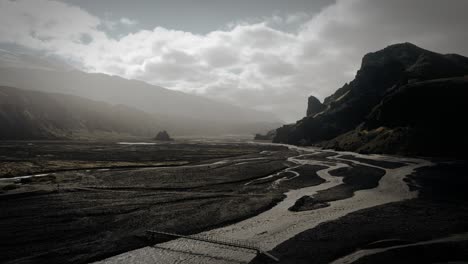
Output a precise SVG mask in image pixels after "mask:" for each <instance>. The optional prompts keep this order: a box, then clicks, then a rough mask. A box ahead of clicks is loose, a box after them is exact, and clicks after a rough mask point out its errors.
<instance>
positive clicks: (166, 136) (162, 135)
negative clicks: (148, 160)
mask: <svg viewBox="0 0 468 264" xmlns="http://www.w3.org/2000/svg"><path fill="white" fill-rule="evenodd" d="M154 140H158V141H173V140H174V139H172V138H171V137H170V136H169V133H167V131H166V130H163V131H160V132H159V133H158V134H157V135H156V137H155V138H154Z"/></svg>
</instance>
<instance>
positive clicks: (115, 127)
mask: <svg viewBox="0 0 468 264" xmlns="http://www.w3.org/2000/svg"><path fill="white" fill-rule="evenodd" d="M0 124H1V129H0V139H15V140H17V139H18V140H19V139H65V138H71V139H86V138H100V139H112V138H113V137H116V138H122V137H150V136H151V135H153V134H154V133H155V132H156V131H158V129H160V128H161V127H160V124H159V123H158V122H157V121H156V119H155V117H154V116H152V115H150V114H147V113H144V112H142V111H139V110H136V109H132V108H130V107H127V106H122V105H110V104H106V103H103V102H98V101H92V100H88V99H84V98H80V97H77V96H71V95H62V94H52V93H43V92H36V91H27V90H20V89H16V88H12V87H5V86H1V87H0Z"/></svg>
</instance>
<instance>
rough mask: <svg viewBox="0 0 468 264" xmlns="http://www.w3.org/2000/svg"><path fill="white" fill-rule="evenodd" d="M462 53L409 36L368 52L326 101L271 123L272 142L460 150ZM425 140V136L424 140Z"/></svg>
mask: <svg viewBox="0 0 468 264" xmlns="http://www.w3.org/2000/svg"><path fill="white" fill-rule="evenodd" d="M467 74H468V58H466V57H463V56H460V55H455V54H448V55H442V54H438V53H434V52H431V51H428V50H425V49H422V48H419V47H417V46H415V45H413V44H410V43H403V44H396V45H392V46H389V47H387V48H385V49H383V50H380V51H377V52H374V53H369V54H367V55H365V56H364V58H363V59H362V64H361V68H360V70H359V71H358V72H357V74H356V77H355V79H354V80H353V81H351V82H350V83H349V84H345V85H344V86H343V87H341V88H340V89H338V90H337V91H336V92H335V93H334V94H333V95H331V96H329V97H327V98H326V99H325V100H324V106H325V107H326V109H325V110H324V111H323V112H321V113H319V114H315V115H309V116H307V117H305V118H304V119H302V120H299V121H298V122H296V123H295V124H292V125H287V126H283V127H281V128H279V129H277V135H276V137H275V139H274V142H282V143H289V144H301V145H311V144H318V145H321V146H324V147H331V148H337V149H343V150H351V151H362V152H373V153H375V152H379V153H380V152H385V153H399V154H421V155H461V153H462V152H463V151H462V148H463V147H466V146H468V145H467V140H466V139H467V136H465V134H467V133H463V132H461V131H464V128H463V121H462V120H463V118H464V117H463V116H464V113H466V112H467V111H466V110H468V109H467V107H466V105H465V104H464V103H463V101H466V99H468V97H467V92H466V91H467V90H468V86H467V85H468V82H467V78H465V77H463V76H465V75H467ZM428 140H429V141H430V142H428Z"/></svg>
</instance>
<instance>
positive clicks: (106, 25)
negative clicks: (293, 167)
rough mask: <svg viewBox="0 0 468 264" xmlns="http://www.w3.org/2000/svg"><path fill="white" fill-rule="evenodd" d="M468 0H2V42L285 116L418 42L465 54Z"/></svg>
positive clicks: (299, 111) (92, 69)
mask: <svg viewBox="0 0 468 264" xmlns="http://www.w3.org/2000/svg"><path fill="white" fill-rule="evenodd" d="M467 10H468V1H467V0H411V1H409V0H392V1H388V0H338V1H330V0H319V1H312V0H288V1H284V0H236V1H233V0H198V1H197V0H185V1H182V0H167V1H163V0H156V1H154V0H152V1H150V0H146V1H143V0H140V1H126V0H67V1H49V0H34V1H32V0H17V1H10V0H0V44H2V43H3V44H5V43H7V44H11V43H13V44H16V45H21V46H24V47H26V48H28V49H34V50H38V51H41V52H44V53H47V54H51V55H54V56H61V57H63V58H65V59H66V60H68V61H73V62H74V63H75V65H79V67H80V68H81V69H83V70H85V71H89V72H102V73H107V74H112V75H119V76H122V77H125V78H133V79H140V80H144V81H147V82H149V83H152V84H156V85H159V86H163V87H166V88H169V89H174V90H181V91H185V92H189V93H195V94H200V95H204V96H208V97H211V98H214V99H217V100H222V101H227V102H230V103H233V104H237V105H241V106H246V107H252V108H256V109H259V110H265V111H271V112H273V113H275V114H276V115H277V116H279V117H280V118H282V119H283V120H285V121H287V122H291V121H294V120H297V119H299V118H301V117H302V116H304V114H305V108H306V102H307V96H309V95H314V96H316V97H318V98H319V99H320V100H323V98H324V97H326V96H328V95H330V94H331V93H333V92H334V91H335V90H336V89H337V88H339V87H341V86H342V85H343V84H344V83H345V82H349V81H351V80H352V79H353V77H354V75H355V73H356V70H357V69H358V68H359V65H360V61H361V58H362V56H363V55H364V54H365V53H367V52H370V51H376V50H379V49H381V48H384V47H385V46H388V45H390V44H394V43H399V42H412V43H414V44H416V45H419V46H421V47H423V48H426V49H430V50H434V51H437V52H441V53H459V54H462V55H468V30H467V29H466V28H467V26H468V16H467V15H466V11H467Z"/></svg>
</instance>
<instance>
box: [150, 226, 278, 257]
mask: <svg viewBox="0 0 468 264" xmlns="http://www.w3.org/2000/svg"><path fill="white" fill-rule="evenodd" d="M146 233H147V234H148V235H149V236H150V237H151V238H154V236H155V235H163V236H168V237H175V238H184V239H190V240H195V241H201V242H206V243H211V244H218V245H223V246H228V247H233V248H241V249H246V250H251V251H255V252H256V253H257V255H263V256H265V257H267V258H269V259H271V260H273V261H275V262H279V259H278V258H277V257H275V256H273V255H271V254H270V253H268V252H266V251H263V250H262V249H260V248H259V247H257V246H255V245H254V244H252V243H249V242H248V241H239V240H234V239H225V238H224V239H212V238H207V237H201V236H196V235H189V236H185V235H180V234H175V233H169V232H163V231H156V230H147V231H146Z"/></svg>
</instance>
